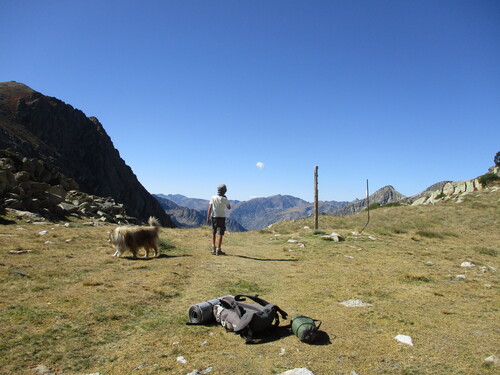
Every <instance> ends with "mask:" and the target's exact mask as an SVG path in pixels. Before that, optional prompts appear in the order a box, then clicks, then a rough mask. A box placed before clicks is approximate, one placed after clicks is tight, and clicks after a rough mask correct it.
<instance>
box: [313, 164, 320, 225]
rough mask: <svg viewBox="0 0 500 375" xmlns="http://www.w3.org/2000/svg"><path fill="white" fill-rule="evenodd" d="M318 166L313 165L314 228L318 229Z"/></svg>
mask: <svg viewBox="0 0 500 375" xmlns="http://www.w3.org/2000/svg"><path fill="white" fill-rule="evenodd" d="M318 220H319V218H318V166H315V167H314V230H318Z"/></svg>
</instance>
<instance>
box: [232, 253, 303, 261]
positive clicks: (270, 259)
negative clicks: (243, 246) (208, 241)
mask: <svg viewBox="0 0 500 375" xmlns="http://www.w3.org/2000/svg"><path fill="white" fill-rule="evenodd" d="M227 256H230V257H238V258H243V259H251V260H258V261H260V262H298V261H299V260H298V259H272V258H254V257H249V256H246V255H238V254H234V255H232V254H227Z"/></svg>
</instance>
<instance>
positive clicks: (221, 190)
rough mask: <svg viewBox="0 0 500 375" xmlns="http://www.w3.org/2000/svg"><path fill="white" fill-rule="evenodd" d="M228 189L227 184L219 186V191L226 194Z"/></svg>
mask: <svg viewBox="0 0 500 375" xmlns="http://www.w3.org/2000/svg"><path fill="white" fill-rule="evenodd" d="M226 191H227V187H226V185H224V184H221V185H219V186H217V193H219V194H221V195H224V194H226Z"/></svg>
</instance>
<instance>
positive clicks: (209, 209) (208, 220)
mask: <svg viewBox="0 0 500 375" xmlns="http://www.w3.org/2000/svg"><path fill="white" fill-rule="evenodd" d="M211 213H212V203H210V204H209V205H208V212H207V225H208V224H210V214H211Z"/></svg>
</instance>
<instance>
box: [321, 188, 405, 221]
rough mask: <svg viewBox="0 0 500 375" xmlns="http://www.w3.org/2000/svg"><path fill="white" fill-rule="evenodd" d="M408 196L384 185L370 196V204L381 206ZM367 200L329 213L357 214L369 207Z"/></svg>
mask: <svg viewBox="0 0 500 375" xmlns="http://www.w3.org/2000/svg"><path fill="white" fill-rule="evenodd" d="M405 198H406V197H405V196H404V195H403V194H401V193H399V192H397V191H396V189H394V188H393V187H392V186H390V185H388V186H385V187H383V188H382V189H379V190H377V191H376V192H375V193H373V194H372V195H370V196H369V201H370V204H373V203H378V204H380V205H381V206H382V205H384V204H387V203H398V202H400V201H401V200H403V199H405ZM367 203H368V202H367V200H366V198H365V199H360V200H356V201H353V202H351V203H349V204H347V205H345V206H344V207H342V208H341V209H338V210H335V211H332V212H330V213H329V214H330V215H332V216H341V217H342V216H350V215H354V214H357V213H358V212H361V211H363V210H364V209H365V208H366V207H367Z"/></svg>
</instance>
